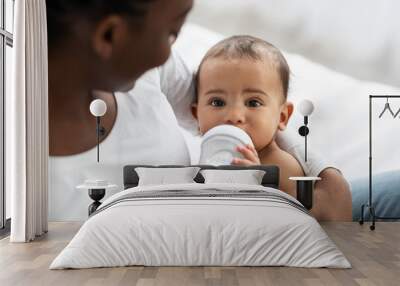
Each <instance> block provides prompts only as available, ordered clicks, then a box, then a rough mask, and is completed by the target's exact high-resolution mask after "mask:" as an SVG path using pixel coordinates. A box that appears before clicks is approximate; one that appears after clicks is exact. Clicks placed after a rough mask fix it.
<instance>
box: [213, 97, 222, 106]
mask: <svg viewBox="0 0 400 286" xmlns="http://www.w3.org/2000/svg"><path fill="white" fill-rule="evenodd" d="M210 104H211V105H212V106H215V107H221V106H224V105H225V102H224V101H223V100H221V99H218V98H214V99H212V100H211V102H210Z"/></svg>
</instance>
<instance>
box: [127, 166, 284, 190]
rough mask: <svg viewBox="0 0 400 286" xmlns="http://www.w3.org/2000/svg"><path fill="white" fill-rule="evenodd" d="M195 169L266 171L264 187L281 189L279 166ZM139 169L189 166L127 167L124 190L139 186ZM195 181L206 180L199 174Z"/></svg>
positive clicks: (206, 167)
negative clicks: (137, 170)
mask: <svg viewBox="0 0 400 286" xmlns="http://www.w3.org/2000/svg"><path fill="white" fill-rule="evenodd" d="M194 166H195V167H200V168H201V169H202V170H205V169H220V170H249V169H252V170H254V169H256V170H263V171H265V175H264V177H263V179H262V185H263V186H265V187H271V188H275V189H279V168H278V167H277V166H272V165H268V166H267V165H258V166H248V167H242V166H231V165H226V166H210V165H194ZM137 167H147V168H182V167H187V166H182V165H159V166H154V165H127V166H125V167H124V189H128V188H133V187H136V186H137V185H138V182H139V177H138V175H137V173H136V171H135V168H137ZM194 180H195V181H196V182H197V183H204V178H203V176H202V175H201V174H200V172H199V173H198V174H197V176H196V178H194Z"/></svg>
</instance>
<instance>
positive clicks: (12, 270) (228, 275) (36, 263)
mask: <svg viewBox="0 0 400 286" xmlns="http://www.w3.org/2000/svg"><path fill="white" fill-rule="evenodd" d="M79 227H80V224H79V223H50V231H49V233H48V234H47V235H45V236H44V237H42V238H40V239H38V240H36V241H34V242H32V243H27V244H15V243H13V244H10V243H9V239H8V238H5V239H3V240H1V241H0V285H1V286H8V285H12V286H17V285H32V286H33V285H57V286H61V285H68V286H75V285H96V286H97V285H137V286H138V285H140V286H148V285H149V286H150V285H167V286H179V285H227V286H231V285H246V286H247V285H256V286H261V285H290V286H292V285H346V286H350V285H384V286H390V285H400V223H394V222H379V223H378V224H377V228H376V230H375V231H370V230H369V228H368V224H366V225H363V226H360V225H358V223H329V224H323V227H324V229H325V230H326V232H327V233H328V234H329V236H330V237H331V238H332V240H333V241H335V243H336V244H337V245H338V247H339V248H340V249H341V250H342V251H343V252H344V254H345V255H346V257H347V258H348V259H349V260H350V262H351V264H352V266H353V268H352V269H348V270H340V269H305V268H289V267H122V268H101V269H86V270H48V267H49V265H50V263H51V261H52V260H53V259H54V258H55V256H56V255H57V254H58V253H59V252H60V251H61V250H62V249H63V247H64V246H65V245H66V244H67V242H68V241H69V240H70V239H71V238H72V236H73V235H74V234H75V233H76V231H77V230H78V229H79Z"/></svg>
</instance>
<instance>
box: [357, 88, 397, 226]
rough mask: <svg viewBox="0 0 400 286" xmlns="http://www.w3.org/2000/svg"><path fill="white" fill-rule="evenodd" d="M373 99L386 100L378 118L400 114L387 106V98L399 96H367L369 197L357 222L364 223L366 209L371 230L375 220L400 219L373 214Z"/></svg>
mask: <svg viewBox="0 0 400 286" xmlns="http://www.w3.org/2000/svg"><path fill="white" fill-rule="evenodd" d="M374 98H386V104H385V108H384V110H383V111H382V113H381V114H380V115H379V118H380V117H382V116H383V114H384V112H390V114H391V115H392V116H393V117H394V118H396V117H397V115H398V114H400V109H399V111H397V112H396V113H394V112H393V111H392V109H391V108H390V105H389V101H388V99H389V98H400V95H370V96H369V195H368V203H367V204H363V205H362V206H361V216H360V217H361V219H360V221H359V223H360V224H363V223H364V209H365V208H367V209H368V211H369V214H370V217H371V219H372V224H371V225H370V226H369V228H370V229H371V230H374V229H375V220H376V219H380V220H385V219H390V220H393V219H400V217H380V216H377V215H376V214H375V208H374V206H373V205H372V100H373V99H374Z"/></svg>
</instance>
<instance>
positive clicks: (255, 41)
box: [195, 35, 290, 100]
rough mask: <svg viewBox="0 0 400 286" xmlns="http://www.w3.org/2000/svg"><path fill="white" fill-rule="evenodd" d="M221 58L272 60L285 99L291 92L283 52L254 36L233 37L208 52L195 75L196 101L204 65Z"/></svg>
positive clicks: (288, 71) (287, 68)
mask: <svg viewBox="0 0 400 286" xmlns="http://www.w3.org/2000/svg"><path fill="white" fill-rule="evenodd" d="M220 57H222V58H225V59H238V58H239V59H242V58H249V59H253V60H260V61H261V60H263V59H266V58H267V59H269V60H272V62H274V63H275V64H276V69H277V71H278V73H279V76H280V78H281V82H282V89H283V94H284V97H285V99H286V98H287V94H288V90H289V79H290V68H289V65H288V64H287V62H286V59H285V57H284V56H283V55H282V53H281V51H280V50H279V49H278V48H276V47H275V46H274V45H272V44H270V43H268V42H267V41H264V40H262V39H259V38H256V37H253V36H247V35H239V36H232V37H229V38H227V39H224V40H222V41H220V42H218V43H217V44H216V45H214V46H213V47H212V48H211V49H210V50H208V52H207V53H206V55H205V56H204V58H203V59H202V61H201V63H200V65H199V68H198V70H197V73H196V75H195V87H196V100H197V91H198V89H197V87H198V83H199V74H200V70H201V67H202V65H203V63H204V62H205V61H207V60H208V59H210V58H220Z"/></svg>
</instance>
